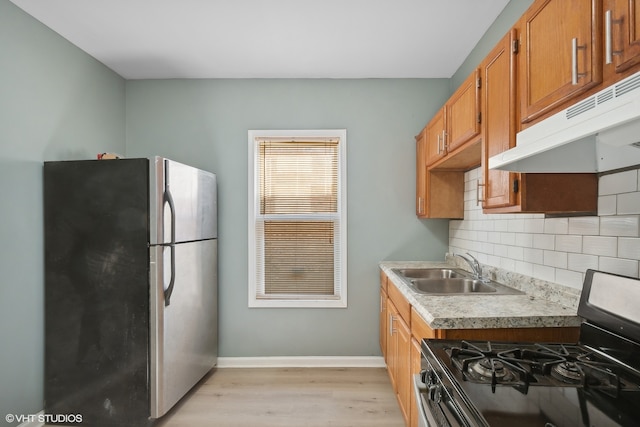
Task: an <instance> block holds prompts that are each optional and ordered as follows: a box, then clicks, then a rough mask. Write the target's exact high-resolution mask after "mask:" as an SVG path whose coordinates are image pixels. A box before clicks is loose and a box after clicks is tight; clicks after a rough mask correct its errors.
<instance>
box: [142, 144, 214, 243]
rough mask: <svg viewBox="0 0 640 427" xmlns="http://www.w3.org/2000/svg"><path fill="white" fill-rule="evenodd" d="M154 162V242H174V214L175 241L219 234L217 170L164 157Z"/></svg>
mask: <svg viewBox="0 0 640 427" xmlns="http://www.w3.org/2000/svg"><path fill="white" fill-rule="evenodd" d="M151 162H152V163H153V167H152V172H151V181H152V189H151V192H152V196H151V200H152V213H151V217H152V224H154V222H153V219H154V218H155V219H156V222H155V224H156V225H155V226H153V225H152V228H155V230H154V229H152V234H151V244H157V243H170V242H171V230H172V223H171V220H172V215H173V216H175V218H174V219H175V242H191V241H196V240H204V239H215V238H217V236H218V222H217V194H216V191H217V189H216V176H215V174H213V173H210V172H206V171H203V170H200V169H196V168H194V167H191V166H187V165H184V164H182V163H178V162H175V161H173V160H168V159H165V158H162V157H155V158H153V159H151Z"/></svg>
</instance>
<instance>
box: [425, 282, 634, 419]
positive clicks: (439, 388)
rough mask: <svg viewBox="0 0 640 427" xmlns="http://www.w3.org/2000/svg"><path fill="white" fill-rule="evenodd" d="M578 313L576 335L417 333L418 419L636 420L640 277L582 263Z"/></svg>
mask: <svg viewBox="0 0 640 427" xmlns="http://www.w3.org/2000/svg"><path fill="white" fill-rule="evenodd" d="M578 314H579V315H580V316H582V317H583V318H584V319H585V320H584V321H583V323H582V325H581V327H580V340H579V342H577V343H519V342H496V341H460V340H437V339H425V340H423V341H422V346H421V347H422V367H423V370H422V372H421V375H420V376H417V377H416V379H415V382H416V393H417V399H418V403H419V404H420V406H422V408H423V412H424V415H425V418H426V420H425V421H423V424H422V425H427V426H429V427H431V426H483V427H486V426H491V427H495V426H509V427H511V426H518V427H527V426H540V427H577V426H588V427H592V426H638V425H640V280H638V279H634V278H629V277H623V276H618V275H612V274H608V273H603V272H598V271H594V270H588V271H587V274H586V279H585V283H584V287H583V292H582V295H581V299H580V305H579V308H578ZM425 422H426V424H424V423H425Z"/></svg>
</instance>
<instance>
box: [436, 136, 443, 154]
mask: <svg viewBox="0 0 640 427" xmlns="http://www.w3.org/2000/svg"><path fill="white" fill-rule="evenodd" d="M437 142H438V145H437V146H436V154H438V156H439V155H440V154H442V151H440V135H438V139H437Z"/></svg>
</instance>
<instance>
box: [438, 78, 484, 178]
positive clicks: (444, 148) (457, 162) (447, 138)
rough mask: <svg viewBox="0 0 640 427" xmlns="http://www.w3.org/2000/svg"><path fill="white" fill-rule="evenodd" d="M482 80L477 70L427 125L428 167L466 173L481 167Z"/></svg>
mask: <svg viewBox="0 0 640 427" xmlns="http://www.w3.org/2000/svg"><path fill="white" fill-rule="evenodd" d="M479 78H480V70H478V69H477V70H475V71H474V72H473V73H471V74H470V75H469V77H467V79H466V80H465V81H464V82H463V83H462V84H461V85H460V87H459V88H458V89H457V90H456V91H455V92H454V93H453V95H451V97H450V98H449V99H448V100H447V102H446V104H445V105H444V107H442V108H441V109H440V110H439V111H438V112H437V113H436V114H435V115H434V116H433V118H432V119H431V121H430V122H429V123H428V124H427V128H426V129H427V130H426V138H427V155H426V157H427V165H428V166H431V165H434V164H436V163H437V164H436V165H435V167H438V168H440V169H459V170H463V169H470V168H472V167H475V166H478V165H479V164H480V144H479V140H480V138H479V137H480V119H481V116H480V80H479ZM475 143H478V144H475ZM469 146H471V149H469V150H467V149H466V148H467V147H469ZM463 147H464V148H463Z"/></svg>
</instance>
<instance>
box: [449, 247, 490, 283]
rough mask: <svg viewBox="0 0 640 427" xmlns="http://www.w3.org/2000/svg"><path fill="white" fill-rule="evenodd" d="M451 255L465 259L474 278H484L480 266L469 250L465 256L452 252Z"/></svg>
mask: <svg viewBox="0 0 640 427" xmlns="http://www.w3.org/2000/svg"><path fill="white" fill-rule="evenodd" d="M453 256H457V257H460V258H462V259H463V260H465V261H466V262H467V264H469V266H470V267H471V271H473V277H474V279H477V280H482V281H484V280H486V279H485V278H484V277H482V267H481V266H480V263H479V262H478V260H477V259H476V258H475V257H474V256H473V255H471V254H470V253H469V252H467V256H464V255H460V254H453Z"/></svg>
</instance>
